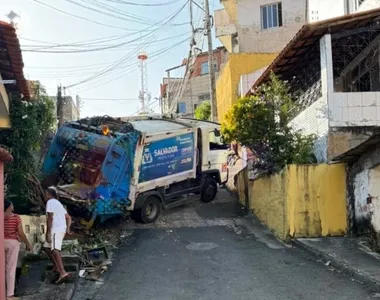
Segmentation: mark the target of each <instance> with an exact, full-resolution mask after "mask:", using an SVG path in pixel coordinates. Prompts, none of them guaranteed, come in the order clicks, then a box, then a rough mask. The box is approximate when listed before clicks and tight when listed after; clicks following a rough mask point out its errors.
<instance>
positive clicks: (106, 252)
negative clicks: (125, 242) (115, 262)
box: [62, 230, 118, 281]
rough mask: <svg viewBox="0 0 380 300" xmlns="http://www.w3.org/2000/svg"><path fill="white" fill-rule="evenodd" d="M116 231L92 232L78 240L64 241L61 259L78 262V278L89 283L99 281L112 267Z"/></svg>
mask: <svg viewBox="0 0 380 300" xmlns="http://www.w3.org/2000/svg"><path fill="white" fill-rule="evenodd" d="M117 236H118V231H117V230H116V231H115V230H112V231H110V230H96V231H95V230H94V231H93V232H88V233H87V234H84V235H81V236H80V237H79V238H76V239H71V240H65V241H64V243H63V247H62V259H63V260H64V261H65V259H67V260H70V258H72V259H74V260H75V258H76V259H77V261H79V277H81V278H85V279H87V280H91V281H98V280H100V278H101V276H102V274H103V273H104V272H107V271H108V268H109V267H110V266H111V265H112V260H111V256H112V252H113V250H114V249H116V248H117V246H116V244H117V242H118V238H117Z"/></svg>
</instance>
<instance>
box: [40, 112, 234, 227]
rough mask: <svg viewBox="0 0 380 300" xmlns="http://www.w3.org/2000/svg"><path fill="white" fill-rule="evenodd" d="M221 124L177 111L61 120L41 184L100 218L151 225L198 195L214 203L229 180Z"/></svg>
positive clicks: (46, 158) (226, 147)
mask: <svg viewBox="0 0 380 300" xmlns="http://www.w3.org/2000/svg"><path fill="white" fill-rule="evenodd" d="M229 155H230V151H229V145H228V144H225V143H224V140H223V137H222V135H221V132H220V125H219V124H218V123H214V122H208V121H199V120H195V119H190V118H178V117H162V116H160V117H157V116H155V117H151V116H138V117H130V118H124V119H122V118H111V117H107V116H105V117H93V118H89V119H82V120H79V121H75V122H68V123H66V124H64V125H63V126H62V127H61V128H59V130H58V131H57V133H56V135H55V137H54V138H53V140H52V143H51V145H50V147H49V149H48V151H47V152H46V154H45V157H44V160H43V165H42V174H43V180H42V183H43V185H44V186H45V187H54V188H55V189H56V191H57V193H58V195H59V197H60V200H61V201H62V202H63V203H64V204H66V205H67V206H68V207H69V206H72V207H76V208H80V209H81V210H82V211H83V212H84V211H85V212H86V214H87V218H88V220H89V221H88V226H92V225H93V223H94V221H95V220H100V222H104V221H105V220H106V219H108V218H111V217H114V216H117V215H124V214H130V215H131V217H132V218H133V219H135V220H136V221H138V222H141V223H152V222H155V220H156V219H157V218H158V216H159V214H160V212H161V210H162V209H169V208H171V207H174V206H178V205H181V204H183V203H184V202H186V201H188V200H187V199H188V197H183V196H185V195H189V194H198V195H199V196H200V199H201V200H202V201H203V202H210V201H212V200H213V199H214V198H215V196H216V193H217V189H218V187H219V186H220V185H222V184H224V183H225V182H226V181H227V180H228V164H227V160H228V156H229Z"/></svg>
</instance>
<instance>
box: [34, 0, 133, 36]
mask: <svg viewBox="0 0 380 300" xmlns="http://www.w3.org/2000/svg"><path fill="white" fill-rule="evenodd" d="M31 1H33V2H36V3H39V4H41V5H43V6H46V7H49V8H50V9H53V10H55V11H58V12H60V13H63V14H65V15H68V16H71V17H73V18H77V19H81V20H84V21H87V22H91V23H94V24H98V25H101V26H105V27H109V28H116V29H121V30H125V31H136V30H135V29H127V28H124V27H119V26H113V25H110V24H106V23H102V22H98V21H94V20H91V19H88V18H85V17H82V16H79V15H75V14H72V13H69V12H67V11H64V10H62V9H59V8H57V7H55V6H53V5H50V4H47V3H44V2H42V1H39V0H31ZM137 31H139V30H137ZM139 32H140V31H139Z"/></svg>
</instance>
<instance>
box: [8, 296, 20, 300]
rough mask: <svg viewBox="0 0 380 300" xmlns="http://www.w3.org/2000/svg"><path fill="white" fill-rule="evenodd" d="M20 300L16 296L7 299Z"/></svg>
mask: <svg viewBox="0 0 380 300" xmlns="http://www.w3.org/2000/svg"><path fill="white" fill-rule="evenodd" d="M19 299H20V298H19V297H15V296H10V297H7V300H19Z"/></svg>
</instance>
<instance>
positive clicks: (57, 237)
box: [44, 188, 71, 284]
mask: <svg viewBox="0 0 380 300" xmlns="http://www.w3.org/2000/svg"><path fill="white" fill-rule="evenodd" d="M45 201H46V214H47V230H46V242H45V244H44V248H45V252H46V253H47V255H48V256H49V258H50V259H51V260H52V261H53V264H54V269H53V270H54V271H55V272H58V273H59V278H58V280H57V282H56V283H57V284H59V283H62V282H63V281H64V280H65V279H67V277H68V276H69V274H68V273H67V272H66V271H65V268H64V266H63V262H62V257H61V248H62V242H63V239H64V238H65V235H66V233H70V226H71V217H70V215H69V214H68V213H67V211H66V209H65V208H64V207H63V205H62V203H61V202H59V201H58V200H57V192H56V191H55V190H54V189H53V188H49V189H47V191H46V192H45Z"/></svg>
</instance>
